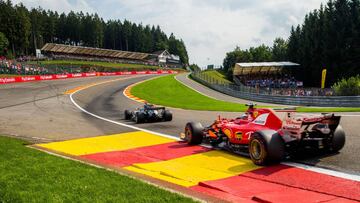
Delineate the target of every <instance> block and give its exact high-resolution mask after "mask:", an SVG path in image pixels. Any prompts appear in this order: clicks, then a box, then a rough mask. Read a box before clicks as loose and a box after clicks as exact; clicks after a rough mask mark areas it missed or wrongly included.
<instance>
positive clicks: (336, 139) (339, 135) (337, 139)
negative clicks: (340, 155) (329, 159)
mask: <svg viewBox="0 0 360 203" xmlns="http://www.w3.org/2000/svg"><path fill="white" fill-rule="evenodd" d="M344 145H345V131H344V130H343V128H342V127H341V126H340V125H338V127H337V128H336V129H335V132H334V134H333V135H332V137H331V138H330V141H329V146H328V150H329V151H330V152H332V153H334V152H338V151H340V150H341V149H342V148H343V147H344Z"/></svg>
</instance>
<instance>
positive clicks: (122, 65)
mask: <svg viewBox="0 0 360 203" xmlns="http://www.w3.org/2000/svg"><path fill="white" fill-rule="evenodd" d="M37 63H38V62H37V61H32V62H29V64H37ZM39 63H40V64H42V65H80V66H82V65H87V66H101V67H106V68H130V69H137V68H149V69H157V68H159V67H158V66H151V65H141V64H126V63H111V62H104V61H80V60H49V61H40V62H39Z"/></svg>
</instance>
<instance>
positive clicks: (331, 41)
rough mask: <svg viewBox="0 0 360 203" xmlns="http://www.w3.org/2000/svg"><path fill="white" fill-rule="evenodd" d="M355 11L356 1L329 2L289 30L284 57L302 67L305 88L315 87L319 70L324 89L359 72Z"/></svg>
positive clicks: (359, 28)
mask: <svg viewBox="0 0 360 203" xmlns="http://www.w3.org/2000/svg"><path fill="white" fill-rule="evenodd" d="M359 12H360V3H359V0H329V1H328V2H327V4H326V5H325V6H323V5H321V6H320V9H318V10H314V11H312V12H310V13H309V14H308V15H307V17H306V18H305V20H304V23H303V24H302V25H301V26H300V25H299V26H298V27H297V29H296V30H294V29H292V30H291V33H290V37H289V40H288V41H289V47H288V58H289V60H292V61H294V62H298V63H300V64H301V65H302V74H301V75H302V78H301V79H302V80H303V81H304V83H305V84H306V85H307V86H319V84H320V82H319V81H320V77H321V70H322V69H323V68H326V69H327V70H328V76H327V81H328V82H327V84H328V86H330V85H331V84H334V83H335V82H336V81H338V80H339V79H340V78H343V77H350V76H354V75H357V74H359V73H360V69H359V68H360V61H359V60H358V57H359V54H360V40H359V32H360V18H359Z"/></svg>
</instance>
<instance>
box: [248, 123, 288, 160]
mask: <svg viewBox="0 0 360 203" xmlns="http://www.w3.org/2000/svg"><path fill="white" fill-rule="evenodd" d="M284 154H285V145H284V141H283V139H282V138H281V136H280V135H279V134H278V133H277V132H276V131H273V130H264V131H258V132H255V133H254V134H253V135H252V136H251V139H250V143H249V155H250V158H251V160H252V161H253V162H254V163H255V164H256V165H260V166H263V165H269V164H276V163H279V162H280V161H281V160H282V159H283V157H284Z"/></svg>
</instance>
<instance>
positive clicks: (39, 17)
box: [0, 0, 188, 63]
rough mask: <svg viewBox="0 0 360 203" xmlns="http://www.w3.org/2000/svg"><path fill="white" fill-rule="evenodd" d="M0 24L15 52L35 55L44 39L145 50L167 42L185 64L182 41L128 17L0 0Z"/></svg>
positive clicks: (158, 46)
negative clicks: (104, 16)
mask: <svg viewBox="0 0 360 203" xmlns="http://www.w3.org/2000/svg"><path fill="white" fill-rule="evenodd" d="M0 25H1V26H0V32H2V33H3V34H4V35H5V36H6V38H7V39H8V43H9V46H10V48H11V50H12V52H13V53H14V54H15V55H21V54H35V49H38V48H41V47H42V46H43V45H44V44H45V43H47V42H54V43H61V44H71V45H83V46H90V47H98V48H108V49H117V50H125V51H137V52H147V53H151V52H154V51H158V50H164V49H168V48H169V47H170V44H171V47H172V48H171V49H172V51H173V52H172V53H173V54H177V55H179V56H180V58H181V60H182V62H183V63H188V54H187V51H186V47H185V44H184V42H183V41H182V40H181V39H176V37H175V36H173V37H174V39H172V40H173V41H171V42H170V41H169V38H168V36H167V35H166V34H165V33H164V32H163V31H162V30H161V29H160V27H159V26H156V27H155V26H152V27H150V26H149V25H146V26H144V25H142V24H135V23H132V22H130V21H128V20H124V21H123V22H121V21H120V20H108V21H106V22H105V21H104V20H103V19H102V18H101V17H100V16H98V15H97V14H96V13H95V14H89V13H86V14H84V13H82V12H78V13H76V12H73V11H70V12H69V13H68V14H66V13H61V14H58V13H57V12H56V11H55V12H54V11H50V10H48V11H45V10H43V9H42V8H41V7H38V8H32V9H31V10H28V9H27V8H26V7H24V6H23V5H22V4H18V5H15V6H14V5H13V4H12V3H11V1H10V0H7V1H4V0H0ZM170 52H171V51H170Z"/></svg>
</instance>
